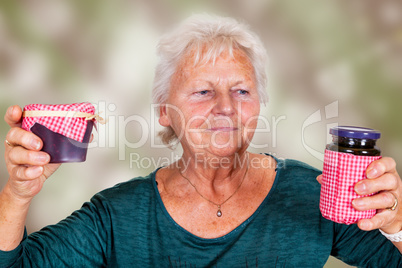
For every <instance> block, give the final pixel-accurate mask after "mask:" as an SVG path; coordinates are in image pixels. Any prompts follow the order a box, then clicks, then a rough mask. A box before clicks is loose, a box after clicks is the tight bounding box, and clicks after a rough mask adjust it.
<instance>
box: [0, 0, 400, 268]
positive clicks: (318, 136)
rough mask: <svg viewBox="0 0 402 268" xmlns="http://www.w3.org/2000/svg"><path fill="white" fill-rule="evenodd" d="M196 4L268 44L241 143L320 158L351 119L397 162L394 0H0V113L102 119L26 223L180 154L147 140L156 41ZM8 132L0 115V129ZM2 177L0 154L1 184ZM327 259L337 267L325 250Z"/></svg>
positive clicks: (59, 215) (55, 215) (37, 224)
mask: <svg viewBox="0 0 402 268" xmlns="http://www.w3.org/2000/svg"><path fill="white" fill-rule="evenodd" d="M201 11H212V12H215V13H218V14H222V15H229V16H234V17H236V18H239V19H241V20H245V21H246V22H247V23H249V24H250V25H251V27H252V29H253V30H255V31H256V32H257V33H258V34H259V35H260V36H261V38H262V40H263V42H264V43H265V45H266V48H267V51H268V54H269V58H270V61H269V66H267V68H268V73H269V87H268V91H269V96H270V101H269V103H268V104H267V105H266V106H265V107H263V109H262V111H261V114H262V115H263V116H264V118H266V120H265V121H264V120H261V122H260V125H259V128H260V132H259V133H257V134H256V135H255V139H254V144H253V146H252V148H250V151H254V152H269V153H272V154H274V155H276V156H277V157H284V158H295V159H298V160H301V161H304V162H307V163H309V164H311V165H313V166H315V167H317V168H320V169H321V168H322V158H321V157H322V153H323V151H324V147H325V144H326V143H327V142H328V138H329V137H328V134H327V133H328V128H329V127H330V126H333V125H336V124H339V125H357V126H365V127H371V128H375V129H378V130H380V131H381V132H382V135H383V136H382V138H381V141H380V143H379V145H380V147H381V149H382V151H383V155H387V156H391V157H393V158H395V160H396V161H397V163H402V153H401V151H402V138H401V137H402V120H401V115H402V105H401V100H402V88H401V87H402V71H401V70H402V2H401V1H398V0H384V1H375V0H350V1H335V0H332V1H318V0H304V1H296V0H295V1H290V0H279V1H274V0H214V1H212V0H204V1H189V0H186V1H184V0H171V1H168V0H165V1H163V0H147V1H145V0H142V1H141V0H137V1H127V0H126V1H123V0H115V1H94V0H90V1H89V0H71V1H60V0H51V1H50V0H48V1H46V0H37V1H1V2H0V111H1V112H0V113H1V114H2V115H4V113H5V111H6V109H7V107H8V106H10V105H13V104H17V105H20V106H24V105H26V104H30V103H43V104H56V103H72V102H82V101H89V102H92V103H93V104H95V105H96V107H97V108H98V111H99V112H102V114H101V115H102V116H103V117H106V118H107V119H109V123H108V124H107V125H106V126H99V128H98V132H94V134H95V141H94V143H93V144H92V145H91V148H90V150H89V152H88V157H87V161H86V162H84V163H77V164H65V165H63V166H62V167H61V168H60V169H59V170H58V172H57V173H56V174H55V175H54V176H53V177H52V178H51V179H50V180H49V181H48V182H47V183H46V185H45V187H44V189H43V190H42V192H41V194H40V195H38V196H37V197H36V198H35V200H34V202H33V204H32V206H31V211H30V214H29V219H28V223H27V225H28V226H27V227H28V231H29V232H32V231H35V230H38V229H39V228H41V227H43V226H45V225H47V224H51V223H56V222H57V221H59V220H61V219H63V218H64V217H66V216H67V215H69V214H70V213H71V212H72V211H73V210H75V209H78V208H79V207H80V206H81V204H82V203H83V202H85V201H87V200H88V199H89V198H90V197H91V196H92V195H93V194H95V193H96V192H98V191H100V190H102V189H104V188H106V187H109V186H112V185H114V184H116V183H118V182H120V181H125V180H128V179H130V178H132V177H135V176H139V175H145V174H148V173H149V172H150V171H152V170H153V169H155V168H156V167H157V166H160V165H165V164H167V163H168V162H171V161H174V160H175V159H176V157H177V156H178V155H180V148H178V149H176V150H174V151H171V150H169V149H167V148H160V147H161V146H160V144H161V142H160V141H158V140H157V139H154V137H155V136H156V131H157V130H158V129H160V128H159V127H158V123H157V120H155V117H154V114H153V109H152V107H151V105H150V104H151V87H152V80H153V72H154V68H155V64H156V56H155V46H156V43H157V40H158V37H159V36H160V35H161V34H162V33H163V32H164V31H165V30H166V28H167V27H169V26H170V25H172V24H174V23H175V22H177V21H180V20H181V19H182V18H184V17H187V16H188V15H189V14H191V13H194V12H201ZM7 131H8V126H7V125H6V124H5V123H4V121H1V122H0V139H1V140H4V138H5V136H6V134H7ZM1 146H3V145H1ZM2 149H3V150H4V148H2ZM139 159H144V160H141V161H140V160H139ZM400 165H401V164H400ZM7 178H8V174H7V171H6V169H5V163H4V161H0V186H3V185H4V184H5V182H6V180H7ZM326 267H347V266H344V265H343V264H340V263H339V262H338V261H337V260H334V259H333V258H330V259H329V261H328V263H327V265H326Z"/></svg>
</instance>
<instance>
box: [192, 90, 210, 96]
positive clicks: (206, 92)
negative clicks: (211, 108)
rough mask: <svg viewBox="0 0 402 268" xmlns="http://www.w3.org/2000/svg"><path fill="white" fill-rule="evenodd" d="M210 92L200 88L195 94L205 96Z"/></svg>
mask: <svg viewBox="0 0 402 268" xmlns="http://www.w3.org/2000/svg"><path fill="white" fill-rule="evenodd" d="M210 93H211V91H210V90H200V91H197V92H196V93H195V94H196V95H199V96H206V95H208V94H210Z"/></svg>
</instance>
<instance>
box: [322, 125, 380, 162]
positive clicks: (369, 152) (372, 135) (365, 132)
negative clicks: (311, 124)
mask: <svg viewBox="0 0 402 268" xmlns="http://www.w3.org/2000/svg"><path fill="white" fill-rule="evenodd" d="M329 133H330V134H332V143H330V144H328V145H327V147H326V148H327V150H330V151H336V152H341V153H350V154H354V155H365V156H380V155H381V150H380V149H379V148H378V147H377V146H376V142H377V140H378V139H379V138H380V136H381V133H380V132H378V131H377V130H374V129H371V128H361V127H350V126H339V127H333V128H331V129H330V131H329Z"/></svg>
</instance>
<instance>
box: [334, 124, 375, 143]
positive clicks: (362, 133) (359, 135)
mask: <svg viewBox="0 0 402 268" xmlns="http://www.w3.org/2000/svg"><path fill="white" fill-rule="evenodd" d="M329 133H330V134H332V135H336V136H341V137H347V138H355V139H371V140H377V139H379V138H380V137H381V133H380V132H379V131H377V130H374V129H371V128H364V127H353V126H338V127H333V128H331V129H330V130H329Z"/></svg>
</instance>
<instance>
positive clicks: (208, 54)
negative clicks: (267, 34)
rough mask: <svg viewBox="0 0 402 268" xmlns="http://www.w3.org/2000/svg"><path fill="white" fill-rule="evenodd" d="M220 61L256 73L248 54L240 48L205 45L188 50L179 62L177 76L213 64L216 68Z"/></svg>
mask: <svg viewBox="0 0 402 268" xmlns="http://www.w3.org/2000/svg"><path fill="white" fill-rule="evenodd" d="M220 59H225V60H229V61H231V62H232V63H233V64H237V65H241V66H242V68H245V69H248V70H249V71H251V72H253V73H254V68H253V65H252V63H251V61H250V59H249V57H248V56H247V54H246V53H245V52H244V51H243V50H241V49H240V48H238V47H224V46H221V47H216V46H212V47H211V46H209V45H208V44H203V45H202V46H194V45H193V46H192V47H189V48H188V49H187V51H186V52H185V53H183V56H182V57H181V59H180V60H179V61H178V64H177V68H176V73H175V75H176V76H177V75H178V76H183V75H186V73H187V72H189V71H193V70H194V69H197V68H198V67H200V66H204V65H207V64H211V65H212V66H214V65H215V64H216V62H217V61H219V60H220Z"/></svg>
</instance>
